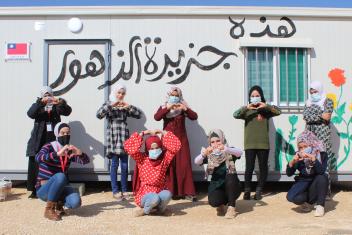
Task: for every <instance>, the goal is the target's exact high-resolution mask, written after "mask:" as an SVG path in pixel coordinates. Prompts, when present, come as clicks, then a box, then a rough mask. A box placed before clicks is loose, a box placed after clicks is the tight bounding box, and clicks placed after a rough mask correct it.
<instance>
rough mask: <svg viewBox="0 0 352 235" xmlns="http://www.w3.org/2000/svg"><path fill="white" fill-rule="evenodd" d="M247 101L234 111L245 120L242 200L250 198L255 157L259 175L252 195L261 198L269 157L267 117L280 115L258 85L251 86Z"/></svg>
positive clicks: (236, 116)
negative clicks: (267, 101) (244, 167)
mask: <svg viewBox="0 0 352 235" xmlns="http://www.w3.org/2000/svg"><path fill="white" fill-rule="evenodd" d="M248 100H249V103H248V105H247V106H243V107H241V108H240V109H238V110H237V111H235V112H234V114H233V116H234V118H236V119H243V120H244V121H245V127H244V149H245V153H246V170H245V182H244V195H243V199H244V200H250V192H251V182H252V175H253V171H254V165H255V158H256V157H257V158H258V161H259V172H260V174H259V177H258V184H257V187H256V193H255V195H254V199H255V200H261V199H262V190H263V187H264V184H265V182H266V178H267V176H268V157H269V150H270V145H269V119H270V118H272V117H274V116H278V115H280V113H281V111H280V109H279V108H278V107H276V106H272V105H269V104H267V103H266V101H265V98H264V93H263V90H262V88H261V87H260V86H253V87H252V88H251V89H250V90H249V94H248Z"/></svg>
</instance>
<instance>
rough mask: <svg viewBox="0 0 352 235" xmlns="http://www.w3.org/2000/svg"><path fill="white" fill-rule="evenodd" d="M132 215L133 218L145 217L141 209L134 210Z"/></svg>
mask: <svg viewBox="0 0 352 235" xmlns="http://www.w3.org/2000/svg"><path fill="white" fill-rule="evenodd" d="M133 215H134V217H141V216H143V215H145V214H144V210H143V208H137V209H136V210H134V212H133Z"/></svg>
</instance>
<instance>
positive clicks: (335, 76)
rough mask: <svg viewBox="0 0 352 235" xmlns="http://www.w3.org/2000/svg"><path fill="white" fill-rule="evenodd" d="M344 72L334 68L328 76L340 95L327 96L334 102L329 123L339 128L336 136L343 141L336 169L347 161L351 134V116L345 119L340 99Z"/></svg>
mask: <svg viewBox="0 0 352 235" xmlns="http://www.w3.org/2000/svg"><path fill="white" fill-rule="evenodd" d="M344 73H345V71H344V70H343V69H340V68H334V69H332V70H330V72H329V74H328V76H329V78H330V80H331V83H332V84H333V85H334V86H336V87H338V88H340V94H339V95H338V97H339V98H338V99H337V95H336V94H328V95H327V96H328V97H329V98H331V99H332V100H333V101H334V113H333V117H332V118H331V122H332V123H333V124H335V125H337V126H340V128H338V129H339V131H338V132H337V134H338V135H339V137H340V138H341V139H342V140H344V141H341V143H343V150H344V155H343V157H342V158H341V160H340V158H339V161H338V163H337V169H339V168H340V167H341V166H342V165H343V164H344V163H345V162H346V160H347V159H348V157H349V154H350V152H351V142H352V133H351V131H350V125H351V124H352V116H350V117H349V118H348V117H346V115H345V114H346V105H347V102H342V101H341V98H342V95H343V86H344V85H345V83H346V77H345V74H344ZM349 110H351V111H352V104H350V105H349Z"/></svg>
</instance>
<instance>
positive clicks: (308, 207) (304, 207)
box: [300, 202, 313, 213]
mask: <svg viewBox="0 0 352 235" xmlns="http://www.w3.org/2000/svg"><path fill="white" fill-rule="evenodd" d="M300 210H301V211H302V212H304V213H308V212H311V211H312V210H313V205H311V204H309V203H307V202H305V203H303V204H302V205H301V208H300Z"/></svg>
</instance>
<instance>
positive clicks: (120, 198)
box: [112, 193, 124, 202]
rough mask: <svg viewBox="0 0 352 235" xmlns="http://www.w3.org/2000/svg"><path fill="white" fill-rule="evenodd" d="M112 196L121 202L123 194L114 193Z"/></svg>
mask: <svg viewBox="0 0 352 235" xmlns="http://www.w3.org/2000/svg"><path fill="white" fill-rule="evenodd" d="M112 197H113V198H115V199H116V201H118V202H121V201H122V200H123V199H124V196H123V194H122V193H114V194H113V195H112Z"/></svg>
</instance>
